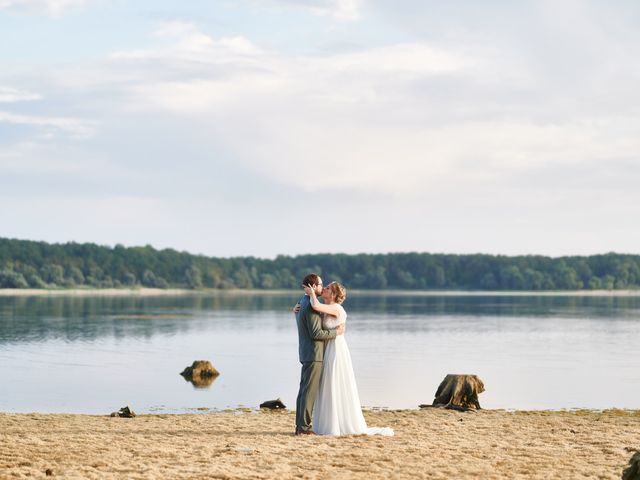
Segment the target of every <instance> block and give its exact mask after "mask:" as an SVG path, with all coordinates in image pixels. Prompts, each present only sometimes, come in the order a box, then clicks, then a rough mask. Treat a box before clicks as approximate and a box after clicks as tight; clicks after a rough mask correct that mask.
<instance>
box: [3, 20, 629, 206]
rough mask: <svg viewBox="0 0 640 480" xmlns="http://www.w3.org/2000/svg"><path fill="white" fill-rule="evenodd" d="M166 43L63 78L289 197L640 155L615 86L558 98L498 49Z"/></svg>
mask: <svg viewBox="0 0 640 480" xmlns="http://www.w3.org/2000/svg"><path fill="white" fill-rule="evenodd" d="M154 37H155V38H158V39H162V40H163V41H164V40H167V39H168V40H169V44H168V45H166V44H165V45H162V46H158V47H156V48H147V49H138V50H124V51H119V52H114V53H113V54H112V55H111V56H110V58H109V63H108V64H103V65H101V66H100V69H96V68H92V69H91V70H90V71H84V72H83V71H79V72H78V71H68V70H67V71H65V72H64V74H61V76H60V77H58V80H59V81H61V82H63V83H64V82H69V83H68V86H69V87H73V88H74V90H75V91H78V92H82V91H83V90H84V91H86V92H87V95H89V94H90V93H91V92H94V91H96V90H98V91H102V90H106V91H107V92H108V95H107V98H106V103H104V104H102V106H104V108H105V109H107V110H109V111H111V113H112V114H113V115H115V116H116V117H117V116H119V115H141V116H148V115H151V116H154V117H155V118H157V120H155V121H157V122H158V124H160V123H163V122H164V123H169V120H167V119H169V118H173V117H175V118H179V119H181V120H180V121H181V122H186V124H191V125H193V128H194V129H196V130H198V131H202V132H207V133H203V135H202V136H201V138H200V140H199V141H200V142H202V143H201V144H199V145H198V146H197V148H199V149H202V150H205V151H206V150H212V151H218V150H223V151H225V152H227V154H228V155H229V156H230V157H231V158H233V159H234V161H235V162H237V163H238V164H239V165H242V166H243V168H245V169H246V170H247V171H248V172H252V174H255V175H259V176H260V177H262V178H264V179H267V180H268V181H270V182H275V183H278V184H281V185H286V186H289V187H295V188H302V189H305V190H307V191H330V190H335V189H341V190H345V191H347V190H351V191H364V192H379V193H383V194H385V195H392V196H409V197H410V196H414V195H417V194H420V193H421V192H425V191H426V190H434V191H448V192H451V191H455V190H456V189H458V188H469V186H474V185H484V186H486V187H487V188H489V187H492V188H499V186H500V185H505V182H508V181H509V179H511V178H513V176H517V175H520V174H521V173H522V172H527V171H529V170H530V169H536V170H538V169H541V168H543V169H547V170H548V171H549V172H552V171H554V169H556V168H558V167H560V166H568V165H579V164H581V163H582V162H605V161H607V159H608V158H627V157H629V156H630V155H631V156H632V155H633V152H635V151H639V150H640V140H638V139H640V122H638V121H637V120H636V117H635V115H634V114H633V111H632V110H629V107H628V105H621V106H620V108H619V109H616V110H611V104H610V103H609V102H600V103H599V102H598V101H597V98H599V97H598V95H602V92H603V91H601V88H602V86H603V85H608V82H609V79H610V77H609V76H608V75H606V74H601V76H600V77H598V78H596V77H592V78H591V79H590V83H588V84H587V83H585V84H582V85H581V86H580V87H576V88H574V89H573V91H572V92H567V91H565V90H563V89H559V90H558V91H555V90H554V89H553V88H552V87H550V86H549V84H550V82H552V81H553V76H550V77H547V76H542V73H541V72H540V71H538V70H536V68H535V65H528V64H524V65H523V64H521V63H513V57H511V56H510V55H507V54H506V53H505V51H504V50H501V49H499V48H495V47H492V46H490V45H479V46H465V47H464V48H461V47H453V46H445V45H443V44H441V43H439V42H427V41H421V42H412V43H397V44H390V45H386V46H380V47H371V48H362V49H360V50H359V51H352V52H348V53H339V52H338V53H335V52H333V53H323V54H317V55H305V56H300V55H295V54H285V53H281V52H276V51H271V50H268V49H264V48H261V47H260V46H258V45H256V44H255V43H253V42H251V41H250V40H249V39H247V38H245V37H240V36H236V37H222V38H216V37H213V36H211V35H209V34H207V33H205V32H203V31H201V30H199V29H198V28H197V26H196V25H195V24H193V23H188V22H168V23H163V24H160V25H159V26H158V28H157V29H156V30H155V31H154ZM617 74H618V72H615V71H612V72H611V75H617ZM544 75H547V72H544ZM631 83H632V82H630V84H629V86H627V85H625V84H620V86H619V88H620V89H624V88H627V87H630V86H631ZM594 92H595V93H597V95H594ZM628 94H629V95H630V97H629V98H632V97H633V96H637V93H635V89H629V90H628ZM600 98H602V97H600ZM114 99H115V100H114ZM1 119H2V117H0V120H1ZM162 119H165V120H162ZM5 121H6V120H5ZM13 121H14V122H16V121H17V119H16V118H14V119H13ZM23 121H24V120H23ZM33 121H34V122H35V120H33ZM39 121H41V122H44V120H39ZM48 122H49V123H48V124H49V125H56V126H58V127H60V125H62V124H61V123H60V122H59V121H58V120H55V121H53V123H52V120H49V121H48ZM36 123H37V122H36ZM45 123H46V122H45ZM72 124H73V123H72ZM64 125H66V126H67V128H71V127H70V124H69V123H64ZM73 125H75V124H73ZM301 177H304V178H313V181H310V182H305V183H303V184H300V178H301ZM538 181H539V182H540V184H539V187H540V188H544V182H543V181H542V180H540V179H539V180H538ZM463 186H464V187H463Z"/></svg>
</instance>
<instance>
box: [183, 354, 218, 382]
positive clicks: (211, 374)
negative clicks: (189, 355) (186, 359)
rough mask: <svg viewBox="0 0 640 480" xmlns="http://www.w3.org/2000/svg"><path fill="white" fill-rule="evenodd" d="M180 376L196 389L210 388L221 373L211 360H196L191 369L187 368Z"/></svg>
mask: <svg viewBox="0 0 640 480" xmlns="http://www.w3.org/2000/svg"><path fill="white" fill-rule="evenodd" d="M180 375H182V376H183V377H184V379H185V380H186V381H188V382H191V383H192V384H193V386H194V387H196V388H205V387H208V386H210V385H211V384H212V383H213V381H214V380H215V379H216V377H217V376H218V375H220V372H219V371H218V370H216V368H215V367H214V366H213V364H212V363H211V362H210V361H209V360H195V361H194V362H193V363H192V364H191V366H190V367H187V368H185V369H184V370H183V371H182V372H181V373H180Z"/></svg>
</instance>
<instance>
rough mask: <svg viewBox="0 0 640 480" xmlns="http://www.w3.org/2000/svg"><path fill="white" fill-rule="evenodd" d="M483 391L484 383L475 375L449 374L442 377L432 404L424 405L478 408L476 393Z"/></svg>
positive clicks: (463, 408) (462, 408)
mask: <svg viewBox="0 0 640 480" xmlns="http://www.w3.org/2000/svg"><path fill="white" fill-rule="evenodd" d="M482 392H484V383H483V382H482V380H480V379H479V378H478V377H477V375H461V374H449V375H447V376H446V377H444V380H442V382H441V383H440V386H439V387H438V390H437V391H436V395H435V398H434V399H433V404H432V405H420V408H425V407H444V408H449V409H451V410H460V411H468V410H480V402H479V401H478V395H479V394H481V393H482Z"/></svg>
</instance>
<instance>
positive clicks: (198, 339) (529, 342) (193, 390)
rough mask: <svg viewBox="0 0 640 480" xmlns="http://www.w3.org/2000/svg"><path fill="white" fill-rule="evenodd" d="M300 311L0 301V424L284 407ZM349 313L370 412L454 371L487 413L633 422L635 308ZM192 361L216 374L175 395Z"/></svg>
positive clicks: (288, 295) (240, 303) (289, 301)
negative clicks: (37, 417) (621, 411)
mask: <svg viewBox="0 0 640 480" xmlns="http://www.w3.org/2000/svg"><path fill="white" fill-rule="evenodd" d="M297 299H298V293H297V292H283V293H277V294H273V293H270V294H265V295H262V294H260V295H258V294H257V295H246V294H227V293H221V294H215V295H203V294H195V295H188V296H179V297H146V298H145V297H17V298H10V297H0V365H2V368H0V384H2V385H10V386H11V388H10V389H6V390H5V391H3V395H0V411H41V412H45V411H54V412H60V411H69V412H83V413H109V412H111V411H113V410H114V409H116V408H118V407H119V406H121V405H124V404H129V405H132V406H133V407H134V409H135V410H136V411H139V412H149V411H178V412H179V411H189V410H190V409H193V408H197V407H203V406H206V407H210V408H211V407H212V408H227V407H236V406H238V405H248V406H256V407H257V406H258V405H259V404H260V403H261V402H263V401H264V400H265V399H268V398H278V397H280V398H282V399H283V400H284V403H285V404H287V405H293V404H295V397H296V393H297V386H298V382H299V364H298V361H297V335H296V331H295V328H296V327H295V322H294V320H293V315H292V313H291V307H292V306H293V303H295V301H296V300H297ZM345 307H346V309H347V311H348V312H349V324H348V327H347V339H348V342H349V348H350V350H351V353H352V358H353V362H354V369H355V371H356V376H357V379H358V386H359V390H360V398H361V400H362V402H363V403H364V404H366V405H373V406H389V407H391V408H415V407H416V406H417V405H418V404H420V403H425V402H430V401H431V400H432V399H433V394H434V392H435V389H436V388H437V386H438V384H439V383H440V381H441V380H442V378H443V377H444V375H446V374H447V373H455V372H466V373H473V374H478V375H479V376H480V378H482V380H483V381H484V382H485V385H486V388H487V391H486V392H485V393H483V394H482V397H481V398H480V401H481V403H482V405H483V406H486V407H487V408H572V407H590V408H607V407H612V406H616V407H626V408H639V407H640V403H638V399H640V374H639V373H638V370H637V365H638V364H639V363H640V350H639V349H638V348H637V345H636V344H637V341H636V339H637V338H638V336H639V335H640V298H637V297H540V296H473V295H469V296H445V295H440V296H434V295H421V294H372V293H355V294H351V295H350V296H349V298H348V299H347V302H346V304H345ZM197 358H201V359H209V360H211V361H212V362H213V364H214V365H215V367H216V368H217V369H219V370H220V371H221V372H223V374H222V375H220V377H212V378H211V383H209V384H208V385H207V384H206V383H207V382H204V383H202V384H201V385H194V384H191V386H189V385H185V383H184V379H183V378H180V377H179V375H178V374H179V372H180V371H181V370H183V369H184V367H185V365H189V364H191V363H192V362H193V360H194V359H197ZM132 372H135V373H134V374H132ZM79 378H81V379H82V382H81V384H80V382H78V381H77V379H79ZM214 382H215V383H214ZM200 387H203V388H200ZM207 387H210V388H207ZM612 391H615V392H617V397H616V398H612V397H611V395H610V394H609V393H608V392H612Z"/></svg>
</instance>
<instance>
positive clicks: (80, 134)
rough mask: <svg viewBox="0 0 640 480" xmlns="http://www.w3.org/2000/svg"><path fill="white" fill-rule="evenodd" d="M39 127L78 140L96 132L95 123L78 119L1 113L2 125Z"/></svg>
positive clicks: (0, 121) (0, 120)
mask: <svg viewBox="0 0 640 480" xmlns="http://www.w3.org/2000/svg"><path fill="white" fill-rule="evenodd" d="M2 122H5V123H11V124H14V125H25V126H31V127H39V128H42V129H45V130H47V131H50V132H51V131H52V130H53V131H62V132H65V133H67V134H68V135H69V136H71V137H73V138H77V139H81V138H88V137H91V136H92V135H93V134H94V133H95V131H96V125H95V122H91V121H86V120H80V119H77V118H64V117H42V116H33V115H20V114H15V113H11V112H6V111H0V123H2Z"/></svg>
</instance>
